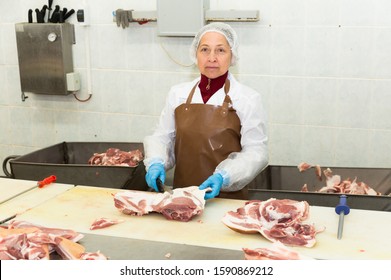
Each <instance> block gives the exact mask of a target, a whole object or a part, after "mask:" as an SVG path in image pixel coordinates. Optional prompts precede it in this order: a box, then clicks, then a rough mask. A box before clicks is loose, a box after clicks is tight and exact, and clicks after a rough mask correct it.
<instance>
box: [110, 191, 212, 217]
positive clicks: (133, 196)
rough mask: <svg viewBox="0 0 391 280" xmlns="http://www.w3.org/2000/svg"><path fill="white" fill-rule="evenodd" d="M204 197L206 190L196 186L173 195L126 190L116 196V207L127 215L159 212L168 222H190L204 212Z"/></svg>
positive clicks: (175, 192) (174, 192)
mask: <svg viewBox="0 0 391 280" xmlns="http://www.w3.org/2000/svg"><path fill="white" fill-rule="evenodd" d="M204 196H205V190H200V189H199V188H198V187H196V186H192V187H187V188H177V189H174V190H173V193H172V194H170V193H168V192H164V193H156V192H143V191H132V190H126V191H121V192H118V193H116V194H115V195H114V206H115V207H116V208H117V209H118V210H119V211H120V212H122V213H124V214H127V215H137V216H142V215H146V214H148V213H150V212H157V213H161V214H163V216H164V217H165V218H166V219H168V220H176V221H181V222H188V221H190V220H191V219H192V218H193V216H195V215H199V214H201V213H202V212H203V210H204V207H205V199H204Z"/></svg>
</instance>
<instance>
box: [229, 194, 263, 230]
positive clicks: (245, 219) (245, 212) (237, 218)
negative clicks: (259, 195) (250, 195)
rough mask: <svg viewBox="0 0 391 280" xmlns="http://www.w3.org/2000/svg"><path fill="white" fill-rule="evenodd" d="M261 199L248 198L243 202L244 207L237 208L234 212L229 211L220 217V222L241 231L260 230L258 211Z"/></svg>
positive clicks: (259, 214)
mask: <svg viewBox="0 0 391 280" xmlns="http://www.w3.org/2000/svg"><path fill="white" fill-rule="evenodd" d="M261 203H262V201H260V200H250V201H247V202H245V205H244V207H241V208H238V209H237V211H236V212H234V211H229V212H228V213H226V214H225V215H224V217H223V219H222V222H223V223H224V224H225V225H226V226H228V227H229V228H230V229H232V230H235V231H238V232H242V233H256V232H260V230H261V227H262V225H261V222H260V221H261V213H260V211H259V208H260V205H261Z"/></svg>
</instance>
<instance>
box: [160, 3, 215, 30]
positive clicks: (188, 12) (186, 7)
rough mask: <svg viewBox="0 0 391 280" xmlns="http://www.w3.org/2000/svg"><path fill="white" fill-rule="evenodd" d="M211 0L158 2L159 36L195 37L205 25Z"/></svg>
mask: <svg viewBox="0 0 391 280" xmlns="http://www.w3.org/2000/svg"><path fill="white" fill-rule="evenodd" d="M208 9H209V0H186V1H184V0H157V26H158V35H159V36H189V37H190V36H194V35H195V34H196V33H197V31H198V30H199V29H200V28H201V27H202V26H204V25H205V11H206V10H208Z"/></svg>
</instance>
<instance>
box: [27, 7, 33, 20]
mask: <svg viewBox="0 0 391 280" xmlns="http://www.w3.org/2000/svg"><path fill="white" fill-rule="evenodd" d="M28 22H29V23H32V22H33V10H32V9H30V10H29V12H28Z"/></svg>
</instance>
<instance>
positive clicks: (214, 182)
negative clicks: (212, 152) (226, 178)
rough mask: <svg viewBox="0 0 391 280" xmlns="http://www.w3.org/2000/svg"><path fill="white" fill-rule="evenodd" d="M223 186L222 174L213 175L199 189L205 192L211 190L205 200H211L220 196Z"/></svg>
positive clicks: (206, 194)
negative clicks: (207, 189)
mask: <svg viewBox="0 0 391 280" xmlns="http://www.w3.org/2000/svg"><path fill="white" fill-rule="evenodd" d="M222 186H223V176H221V175H220V174H213V175H212V176H209V178H208V179H206V181H205V182H203V183H202V184H201V185H200V186H199V187H198V188H199V189H200V190H204V189H206V188H211V189H212V191H210V192H206V193H205V199H211V198H214V197H216V196H218V195H219V193H220V189H221V187H222Z"/></svg>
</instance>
